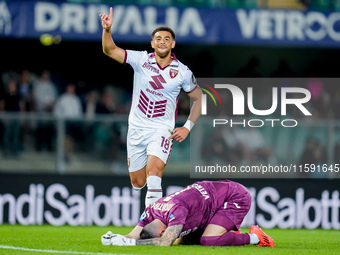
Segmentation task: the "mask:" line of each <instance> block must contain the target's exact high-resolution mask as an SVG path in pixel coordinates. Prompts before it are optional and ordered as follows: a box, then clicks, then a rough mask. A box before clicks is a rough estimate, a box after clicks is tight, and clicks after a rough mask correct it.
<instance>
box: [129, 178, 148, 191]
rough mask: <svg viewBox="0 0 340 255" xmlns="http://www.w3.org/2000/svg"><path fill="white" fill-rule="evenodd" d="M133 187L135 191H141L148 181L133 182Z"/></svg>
mask: <svg viewBox="0 0 340 255" xmlns="http://www.w3.org/2000/svg"><path fill="white" fill-rule="evenodd" d="M131 185H132V187H133V188H134V189H135V190H141V189H142V188H144V186H145V185H146V181H143V180H138V179H137V180H131Z"/></svg>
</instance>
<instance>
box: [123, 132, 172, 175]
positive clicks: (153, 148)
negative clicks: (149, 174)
mask: <svg viewBox="0 0 340 255" xmlns="http://www.w3.org/2000/svg"><path fill="white" fill-rule="evenodd" d="M170 135H171V134H170V132H169V130H168V129H167V128H165V129H164V130H159V129H155V130H141V129H129V132H128V135H127V156H128V167H129V172H135V171H137V170H139V169H141V168H143V167H144V166H145V165H146V162H147V156H148V155H154V156H156V157H158V158H160V159H161V160H162V161H163V162H164V164H166V163H167V161H168V159H169V156H170V152H171V148H172V140H169V139H168V137H169V136H170Z"/></svg>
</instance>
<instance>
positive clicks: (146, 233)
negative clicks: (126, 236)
mask: <svg viewBox="0 0 340 255" xmlns="http://www.w3.org/2000/svg"><path fill="white" fill-rule="evenodd" d="M166 228H167V226H166V225H165V224H164V223H163V222H162V221H160V220H159V219H155V220H153V221H152V222H150V223H149V224H148V225H146V226H145V227H144V228H143V229H142V231H141V233H140V239H150V238H155V237H161V236H162V235H163V233H164V231H165V230H166Z"/></svg>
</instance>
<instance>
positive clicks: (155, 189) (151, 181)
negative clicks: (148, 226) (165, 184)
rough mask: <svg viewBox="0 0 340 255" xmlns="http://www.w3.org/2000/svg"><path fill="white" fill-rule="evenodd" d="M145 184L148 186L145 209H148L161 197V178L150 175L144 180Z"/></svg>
mask: <svg viewBox="0 0 340 255" xmlns="http://www.w3.org/2000/svg"><path fill="white" fill-rule="evenodd" d="M146 184H147V185H148V191H147V192H146V196H145V207H148V206H149V205H150V204H152V203H154V202H156V201H157V200H158V199H160V198H161V197H162V196H163V190H162V178H160V177H158V176H155V175H151V176H149V177H148V178H146Z"/></svg>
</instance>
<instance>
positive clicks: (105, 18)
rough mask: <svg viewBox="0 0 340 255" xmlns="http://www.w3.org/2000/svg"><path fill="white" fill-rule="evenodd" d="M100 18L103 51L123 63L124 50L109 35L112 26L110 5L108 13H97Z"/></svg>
mask: <svg viewBox="0 0 340 255" xmlns="http://www.w3.org/2000/svg"><path fill="white" fill-rule="evenodd" d="M99 16H100V18H101V20H102V26H103V35H102V45H103V52H104V53H105V54H106V55H108V56H109V57H110V58H112V59H114V60H116V61H117V62H119V63H124V59H125V54H126V52H125V50H123V49H122V48H119V47H117V46H116V44H115V43H114V41H113V40H112V35H111V26H112V7H110V14H109V15H107V14H100V15H99Z"/></svg>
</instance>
